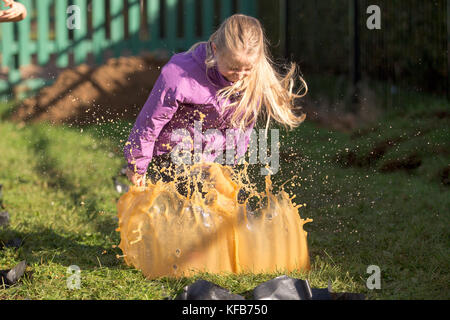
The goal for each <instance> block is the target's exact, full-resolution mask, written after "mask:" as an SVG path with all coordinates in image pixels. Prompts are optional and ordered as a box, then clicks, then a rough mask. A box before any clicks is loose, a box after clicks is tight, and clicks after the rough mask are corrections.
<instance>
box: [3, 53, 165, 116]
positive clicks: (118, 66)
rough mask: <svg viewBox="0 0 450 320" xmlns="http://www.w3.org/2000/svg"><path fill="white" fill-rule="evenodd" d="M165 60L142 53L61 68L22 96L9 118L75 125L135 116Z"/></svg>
mask: <svg viewBox="0 0 450 320" xmlns="http://www.w3.org/2000/svg"><path fill="white" fill-rule="evenodd" d="M166 62H167V61H164V60H161V59H156V58H154V57H153V56H151V55H146V56H142V57H121V58H118V59H115V58H113V59H110V60H108V61H107V62H106V64H104V65H102V66H99V67H89V66H88V65H85V64H84V65H80V66H78V67H76V68H74V69H68V70H65V71H63V72H62V73H61V74H60V75H59V77H58V78H57V80H56V81H55V83H54V84H53V85H51V86H49V87H46V88H43V89H41V90H40V92H39V93H38V94H37V95H36V96H34V97H32V98H29V99H26V100H24V102H23V103H22V105H20V106H19V107H18V108H17V109H16V110H15V111H14V112H13V114H12V116H11V118H12V120H14V121H24V122H40V121H47V122H50V123H55V124H59V123H65V124H77V125H85V124H90V123H98V122H104V121H108V120H116V119H135V118H136V116H137V114H138V113H139V111H140V110H141V108H142V106H143V105H144V103H145V101H146V100H147V98H148V96H149V94H150V92H151V89H152V88H153V85H154V83H155V81H156V79H157V78H158V76H159V74H160V70H161V67H162V66H164V64H165V63H166Z"/></svg>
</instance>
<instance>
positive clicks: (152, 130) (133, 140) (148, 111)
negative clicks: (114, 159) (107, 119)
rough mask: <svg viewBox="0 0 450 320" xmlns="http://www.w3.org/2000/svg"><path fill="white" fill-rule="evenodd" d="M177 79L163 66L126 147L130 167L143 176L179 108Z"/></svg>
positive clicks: (126, 157)
mask: <svg viewBox="0 0 450 320" xmlns="http://www.w3.org/2000/svg"><path fill="white" fill-rule="evenodd" d="M175 83H176V81H174V79H173V78H171V77H170V72H168V71H167V68H163V70H162V72H161V75H160V76H159V78H158V80H157V81H156V83H155V85H154V87H153V89H152V92H151V93H150V96H149V97H148V99H147V102H146V103H145V105H144V107H143V108H142V110H141V112H140V113H139V116H138V118H137V120H136V123H135V124H134V127H133V129H132V130H131V133H130V135H129V138H128V141H127V143H126V144H125V147H124V155H125V159H126V160H127V162H128V167H129V168H130V169H131V170H133V171H134V172H136V173H138V174H140V175H143V174H145V172H146V171H147V168H148V165H149V163H150V162H151V160H152V157H153V149H154V147H155V142H156V140H157V138H158V136H159V134H160V132H161V130H162V129H163V127H164V126H165V125H166V124H167V123H168V122H169V121H170V120H171V119H172V117H173V115H174V114H175V112H176V111H177V109H178V101H177V100H178V98H179V97H178V93H177V90H176V86H175Z"/></svg>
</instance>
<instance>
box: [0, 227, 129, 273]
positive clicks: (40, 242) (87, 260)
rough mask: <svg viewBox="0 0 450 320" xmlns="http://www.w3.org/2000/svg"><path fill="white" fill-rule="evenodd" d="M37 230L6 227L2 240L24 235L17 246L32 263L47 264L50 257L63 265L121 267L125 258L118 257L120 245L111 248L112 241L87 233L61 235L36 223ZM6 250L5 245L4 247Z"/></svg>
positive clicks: (21, 257)
mask: <svg viewBox="0 0 450 320" xmlns="http://www.w3.org/2000/svg"><path fill="white" fill-rule="evenodd" d="M34 229H35V231H34V232H18V231H13V230H5V231H2V232H1V233H0V243H1V244H4V243H7V242H8V241H10V240H12V239H17V238H19V239H21V240H23V244H22V246H21V247H20V248H18V249H17V250H18V255H19V256H20V259H22V260H26V261H27V263H28V264H29V265H33V264H43V263H44V264H45V263H46V262H48V261H50V262H52V263H57V264H60V265H62V266H67V267H68V266H70V265H77V266H79V267H80V268H81V269H83V270H88V269H94V267H95V266H99V263H100V262H99V261H101V266H102V267H121V266H123V263H122V261H120V260H119V259H117V258H116V255H117V254H120V249H117V248H114V249H111V246H110V245H94V244H90V243H89V242H93V240H91V239H90V238H89V237H86V235H85V234H81V235H76V234H73V233H72V234H70V235H62V234H58V233H57V232H55V230H52V229H50V228H48V227H43V226H42V227H36V228H34ZM3 250H5V249H3Z"/></svg>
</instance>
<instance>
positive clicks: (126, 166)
mask: <svg viewBox="0 0 450 320" xmlns="http://www.w3.org/2000/svg"><path fill="white" fill-rule="evenodd" d="M127 168H128V165H127V164H126V165H124V166H123V167H122V169H120V174H121V175H122V176H124V177H126V176H127Z"/></svg>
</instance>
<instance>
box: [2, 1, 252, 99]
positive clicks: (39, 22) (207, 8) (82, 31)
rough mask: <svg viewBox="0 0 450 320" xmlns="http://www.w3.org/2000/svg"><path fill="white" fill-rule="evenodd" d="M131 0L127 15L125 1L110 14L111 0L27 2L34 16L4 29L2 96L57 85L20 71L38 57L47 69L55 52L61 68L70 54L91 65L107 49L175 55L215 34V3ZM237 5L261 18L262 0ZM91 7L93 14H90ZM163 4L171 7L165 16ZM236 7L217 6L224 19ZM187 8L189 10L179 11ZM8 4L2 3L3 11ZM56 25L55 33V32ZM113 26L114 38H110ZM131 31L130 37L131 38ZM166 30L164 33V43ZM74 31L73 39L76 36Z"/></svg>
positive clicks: (115, 4)
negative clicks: (91, 57) (259, 5)
mask: <svg viewBox="0 0 450 320" xmlns="http://www.w3.org/2000/svg"><path fill="white" fill-rule="evenodd" d="M125 1H127V2H126V4H127V8H128V12H124V0H109V12H107V10H106V8H107V6H106V0H91V1H88V0H21V2H22V3H23V4H24V5H25V6H26V7H27V9H28V12H29V13H28V17H27V18H26V19H25V20H24V21H21V22H19V23H16V24H14V23H3V24H1V25H0V37H1V38H0V50H1V63H2V67H3V70H7V71H8V75H7V80H0V96H3V97H4V96H5V93H6V94H7V95H8V94H10V93H11V92H12V87H13V86H15V85H18V84H26V85H27V87H28V88H29V89H30V90H35V89H39V88H41V87H42V86H43V85H44V84H45V83H47V84H48V83H50V82H51V81H53V79H22V77H21V73H20V71H19V70H20V68H21V67H23V66H26V65H29V64H31V63H33V59H32V56H33V55H34V54H36V55H37V64H38V65H39V66H41V67H44V68H45V67H46V65H48V64H49V62H50V57H51V55H52V54H55V57H56V66H58V67H59V68H65V67H67V66H68V65H69V62H70V56H73V62H74V63H75V65H78V64H81V63H85V62H86V60H87V57H88V55H89V54H93V55H94V57H95V61H96V62H97V63H98V64H101V63H103V62H104V52H105V51H106V50H110V49H112V53H113V55H114V56H115V57H118V56H120V55H121V54H123V53H124V50H125V49H127V50H130V49H131V51H132V53H133V54H137V53H139V51H140V50H143V49H145V50H156V49H165V50H168V51H169V53H174V52H178V51H179V50H187V49H189V48H190V46H192V45H193V44H194V43H195V42H197V41H201V40H203V41H204V40H207V39H208V38H209V36H210V35H211V33H212V32H213V31H214V15H215V13H214V8H215V1H214V0H143V1H141V0H125ZM181 1H183V3H181ZM237 1H238V8H239V10H240V11H241V12H245V13H247V14H253V15H255V14H256V0H245V1H243V0H237ZM88 3H89V4H90V6H91V8H90V10H92V11H91V12H89V11H88V10H89V8H88ZM141 3H145V4H146V6H145V8H146V10H145V11H144V12H141V9H142V8H141ZM161 3H163V4H164V7H165V9H166V10H165V13H164V17H163V16H162V10H161ZM233 3H234V2H233V0H220V1H218V2H216V4H217V5H219V9H220V20H221V21H223V20H224V19H226V18H227V17H229V16H230V15H231V14H232V11H233ZM181 4H183V7H182V8H183V12H179V10H180V9H181V7H180V5H181ZM2 5H3V2H2V1H0V8H1V7H2ZM197 5H199V6H200V7H201V8H198V6H197ZM71 6H73V7H71ZM3 9H4V7H3ZM52 9H54V10H52ZM69 9H70V10H69ZM199 9H200V10H199ZM142 13H143V14H144V15H145V21H146V22H147V26H146V28H148V30H146V34H147V35H149V36H150V37H149V39H147V40H144V39H142V37H141V36H142V34H143V32H141V27H142V26H143V23H142V21H141V19H142ZM89 14H90V15H91V16H92V32H90V31H91V30H89V29H88V16H89ZM125 14H127V15H128V20H127V21H128V25H127V26H125V25H124V24H125ZM179 14H182V17H183V19H182V21H179V17H180V15H179ZM74 15H76V17H74ZM53 21H54V30H53V28H52V30H51V26H53V24H51V23H52V22H53ZM161 21H164V26H161ZM108 22H109V23H110V24H109V27H110V28H109V31H110V32H109V34H110V37H109V38H110V39H108V37H107V34H108V33H107V23H108ZM71 23H72V24H74V23H75V25H73V26H72V27H73V30H69V27H70V26H71ZM77 23H79V25H77ZM179 24H182V25H179ZM200 25H201V32H197V31H198V30H197V29H196V27H197V26H200ZM178 27H182V28H183V29H182V32H177V30H178ZM125 28H127V30H128V39H125V30H126V29H125ZM161 28H163V30H164V38H163V39H162V38H161V31H162V30H161ZM72 32H73V38H71V37H70V35H71V34H72ZM200 34H201V35H200Z"/></svg>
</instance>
